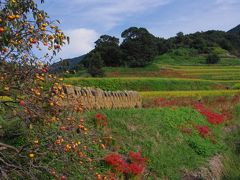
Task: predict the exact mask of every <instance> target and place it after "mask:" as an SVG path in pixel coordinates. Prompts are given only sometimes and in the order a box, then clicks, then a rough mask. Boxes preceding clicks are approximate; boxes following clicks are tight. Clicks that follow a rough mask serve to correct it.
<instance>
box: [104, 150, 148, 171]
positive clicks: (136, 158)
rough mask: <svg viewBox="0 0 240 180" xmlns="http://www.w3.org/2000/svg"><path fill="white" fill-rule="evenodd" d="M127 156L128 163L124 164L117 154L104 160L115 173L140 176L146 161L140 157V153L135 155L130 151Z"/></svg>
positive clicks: (124, 161) (123, 160)
mask: <svg viewBox="0 0 240 180" xmlns="http://www.w3.org/2000/svg"><path fill="white" fill-rule="evenodd" d="M128 156H129V160H130V163H128V162H126V160H125V159H124V158H123V157H122V156H121V155H119V154H110V155H108V156H106V157H105V158H104V160H105V161H106V162H107V164H108V165H110V166H111V167H112V168H113V169H114V170H115V171H117V172H120V173H124V174H131V175H140V174H142V173H143V172H144V170H145V167H146V164H145V162H146V159H145V158H143V157H142V156H141V153H140V152H137V153H135V152H132V151H131V152H129V154H128Z"/></svg>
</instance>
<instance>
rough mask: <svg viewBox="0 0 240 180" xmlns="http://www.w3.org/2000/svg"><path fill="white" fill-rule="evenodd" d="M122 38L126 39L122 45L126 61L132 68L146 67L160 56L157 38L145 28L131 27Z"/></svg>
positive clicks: (123, 33)
mask: <svg viewBox="0 0 240 180" xmlns="http://www.w3.org/2000/svg"><path fill="white" fill-rule="evenodd" d="M121 37H122V38H123V39H124V40H123V42H122V44H121V49H122V50H123V53H124V61H125V64H126V65H128V66H130V67H142V66H146V65H147V64H149V63H151V62H152V60H153V58H154V57H155V56H156V55H157V54H158V46H157V41H156V38H155V37H154V36H153V35H152V34H150V33H149V32H148V31H147V30H146V29H145V28H137V27H130V28H128V29H126V30H125V31H123V32H122V34H121Z"/></svg>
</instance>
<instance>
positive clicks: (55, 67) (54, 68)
mask: <svg viewBox="0 0 240 180" xmlns="http://www.w3.org/2000/svg"><path fill="white" fill-rule="evenodd" d="M85 56H86V55H82V56H79V57H75V58H71V59H64V60H62V61H59V62H56V63H53V64H52V65H51V66H50V72H52V73H56V72H57V73H59V72H63V71H67V70H68V71H72V70H77V68H78V66H79V64H80V62H81V61H82V60H83V59H84V58H85Z"/></svg>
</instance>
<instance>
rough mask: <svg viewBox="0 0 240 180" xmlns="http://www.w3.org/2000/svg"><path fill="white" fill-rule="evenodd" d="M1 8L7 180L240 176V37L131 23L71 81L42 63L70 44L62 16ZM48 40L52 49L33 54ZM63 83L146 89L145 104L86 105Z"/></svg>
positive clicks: (0, 102) (29, 7)
mask: <svg viewBox="0 0 240 180" xmlns="http://www.w3.org/2000/svg"><path fill="white" fill-rule="evenodd" d="M43 2H44V1H41V3H43ZM0 10H1V11H0V40H1V41H0V179H4V180H5V179H6V180H8V179H11V180H12V179H13V180H15V179H16V180H18V179H40V180H41V179H42V180H46V179H57V180H58V179H60V180H66V179H70V180H71V179H72V180H75V179H96V180H118V179H120V180H121V179H124V180H125V179H126V180H128V179H133V180H138V179H139V180H140V179H174V180H175V179H176V180H177V179H189V178H197V179H208V178H209V177H212V176H213V177H216V178H220V177H221V178H222V179H229V180H235V179H236V180H237V179H239V178H240V169H239V167H240V156H239V155H240V154H239V153H240V142H239V136H240V130H239V128H240V122H239V119H240V95H239V89H240V85H239V82H240V81H239V77H240V74H239V66H238V65H239V58H238V57H237V56H238V55H239V52H238V42H239V35H238V34H236V33H233V34H232V33H229V32H228V33H225V32H218V31H209V32H204V33H196V34H193V35H183V34H182V33H178V35H177V36H176V37H174V38H170V39H168V40H165V39H161V38H156V37H154V36H153V35H152V34H150V33H149V32H148V31H147V30H146V29H145V28H135V27H132V28H129V29H127V30H125V31H124V32H123V33H122V37H123V38H124V41H123V43H122V44H121V47H120V46H119V40H118V39H117V38H115V37H110V36H108V35H104V36H101V37H100V39H99V40H98V41H96V48H95V49H94V50H93V51H92V52H90V53H89V54H88V55H87V57H86V59H85V60H84V61H83V62H82V63H83V64H84V65H85V66H86V68H87V69H86V68H82V66H81V64H77V65H76V66H78V68H79V69H78V70H79V71H77V72H73V73H70V72H69V71H66V72H64V74H62V76H63V77H64V78H65V79H63V78H59V77H58V76H57V75H56V74H51V73H49V70H51V68H52V67H49V65H48V64H47V63H43V62H49V61H50V60H51V58H52V56H54V55H56V54H57V53H58V52H59V51H60V49H61V47H62V46H63V45H64V44H66V43H68V42H69V38H68V37H67V36H65V35H64V33H63V32H62V31H61V30H60V29H59V28H58V26H57V25H56V24H57V23H58V22H55V21H51V20H50V19H49V17H48V15H47V13H46V12H44V11H42V10H39V9H38V5H37V4H36V3H35V1H34V0H28V1H25V0H4V1H0ZM211 35H214V36H216V37H215V38H213V41H212V42H211V40H209V37H211ZM136 37H137V39H135V38H136ZM133 44H134V46H132V45H133ZM112 45H113V46H112ZM42 46H46V48H47V49H48V50H49V53H47V54H45V55H43V56H41V58H38V57H36V55H34V54H32V52H34V51H36V50H39V51H41V48H42ZM166 46H168V47H166ZM132 47H136V48H133V50H132ZM113 51H114V53H113V54H114V56H113V57H109V53H108V52H113ZM229 53H232V54H233V55H234V56H233V55H231V54H229ZM50 54H52V56H51V55H50ZM110 54H111V53H110ZM147 54H148V55H147ZM144 55H146V56H144ZM216 55H217V56H216ZM114 57H116V59H117V60H118V61H116V62H115V61H114V62H113V61H112V60H114V59H115V58H114ZM123 59H124V60H123ZM103 61H104V62H103ZM206 63H207V64H214V63H218V64H216V65H206ZM104 64H105V65H106V66H105V67H103V66H104ZM133 67H134V68H133ZM64 68H65V67H64V66H60V69H61V70H64V71H65V69H64ZM81 68H82V69H81ZM90 74H91V75H93V76H97V75H100V76H104V75H105V76H106V77H104V78H88V76H89V75H90ZM83 77H85V78H83ZM64 83H65V84H68V85H76V86H94V87H97V88H102V89H105V90H108V91H113V90H118V91H119V90H135V91H140V95H141V96H142V100H143V107H142V108H139V109H112V110H110V109H108V110H107V109H101V110H98V111H96V110H95V111H87V110H86V109H85V108H84V107H83V106H82V103H81V102H79V101H78V100H77V99H71V98H70V97H68V98H69V99H68V101H69V102H71V103H72V104H71V105H70V106H68V105H65V104H64V103H63V102H64V100H66V98H67V97H66V94H65V92H64V89H63V84H64Z"/></svg>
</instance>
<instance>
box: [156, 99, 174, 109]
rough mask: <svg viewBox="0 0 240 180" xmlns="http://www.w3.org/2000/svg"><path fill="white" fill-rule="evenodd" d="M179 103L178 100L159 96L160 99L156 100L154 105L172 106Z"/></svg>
mask: <svg viewBox="0 0 240 180" xmlns="http://www.w3.org/2000/svg"><path fill="white" fill-rule="evenodd" d="M177 104H178V102H177V100H175V99H173V100H167V99H164V98H158V99H155V100H154V105H155V106H160V107H170V106H175V105H177Z"/></svg>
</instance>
